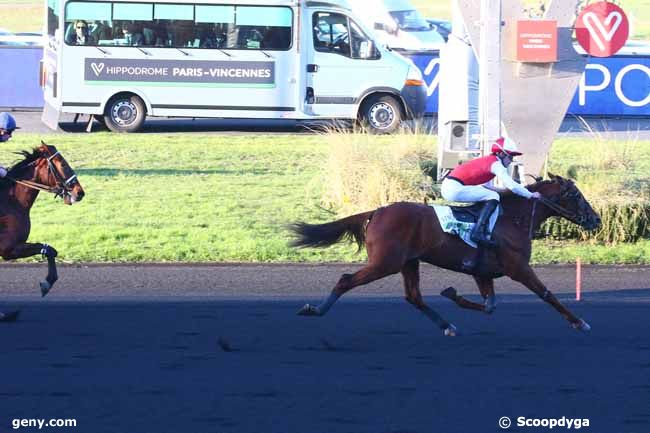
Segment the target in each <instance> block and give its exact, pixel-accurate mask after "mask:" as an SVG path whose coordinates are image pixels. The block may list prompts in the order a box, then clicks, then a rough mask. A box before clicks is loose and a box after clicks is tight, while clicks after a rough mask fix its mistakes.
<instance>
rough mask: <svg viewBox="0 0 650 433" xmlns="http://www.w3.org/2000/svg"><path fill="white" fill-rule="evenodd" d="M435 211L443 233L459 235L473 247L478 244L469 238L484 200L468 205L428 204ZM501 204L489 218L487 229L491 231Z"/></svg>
mask: <svg viewBox="0 0 650 433" xmlns="http://www.w3.org/2000/svg"><path fill="white" fill-rule="evenodd" d="M430 206H431V207H433V209H434V210H435V212H436V216H437V217H438V221H439V222H440V226H441V228H442V230H443V231H444V232H445V233H449V234H453V235H456V236H458V237H460V238H461V239H462V240H463V241H465V243H467V244H468V245H469V246H471V247H473V248H477V247H478V245H477V244H476V242H474V241H473V240H472V239H471V234H472V231H473V229H474V226H475V225H476V223H477V221H478V219H479V215H480V214H481V210H482V209H483V207H484V206H485V203H484V202H479V203H474V204H472V205H469V206H442V205H436V204H432V205H430ZM502 212H503V209H502V208H501V206H499V207H498V208H497V211H495V212H493V213H492V216H491V218H490V220H489V231H490V232H492V231H493V229H494V226H495V225H496V222H497V219H498V218H499V216H500V215H501V214H502Z"/></svg>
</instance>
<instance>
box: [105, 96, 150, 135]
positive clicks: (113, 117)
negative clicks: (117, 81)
mask: <svg viewBox="0 0 650 433" xmlns="http://www.w3.org/2000/svg"><path fill="white" fill-rule="evenodd" d="M145 117H147V107H146V106H145V105H144V102H143V101H142V99H140V97H139V96H137V95H134V94H131V93H123V94H120V95H116V96H113V97H112V98H111V100H110V101H108V104H106V110H105V111H104V122H105V123H106V127H107V128H108V129H110V130H111V131H113V132H136V131H139V130H140V128H142V124H143V123H144V119H145Z"/></svg>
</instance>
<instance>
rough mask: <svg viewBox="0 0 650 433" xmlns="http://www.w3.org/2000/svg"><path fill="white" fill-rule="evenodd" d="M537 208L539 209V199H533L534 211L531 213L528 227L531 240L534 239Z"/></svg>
mask: <svg viewBox="0 0 650 433" xmlns="http://www.w3.org/2000/svg"><path fill="white" fill-rule="evenodd" d="M535 209H537V200H533V211H532V212H531V214H530V228H529V229H528V239H529V240H533V223H534V222H535Z"/></svg>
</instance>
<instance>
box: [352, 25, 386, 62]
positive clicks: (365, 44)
mask: <svg viewBox="0 0 650 433" xmlns="http://www.w3.org/2000/svg"><path fill="white" fill-rule="evenodd" d="M350 35H351V36H352V46H351V48H352V58H353V59H364V60H376V59H378V58H379V57H380V54H379V50H378V49H377V47H376V46H375V44H374V42H373V41H372V40H371V39H370V38H369V37H367V36H366V35H365V34H364V33H363V31H362V30H361V28H359V26H358V25H357V23H355V22H354V21H352V20H350Z"/></svg>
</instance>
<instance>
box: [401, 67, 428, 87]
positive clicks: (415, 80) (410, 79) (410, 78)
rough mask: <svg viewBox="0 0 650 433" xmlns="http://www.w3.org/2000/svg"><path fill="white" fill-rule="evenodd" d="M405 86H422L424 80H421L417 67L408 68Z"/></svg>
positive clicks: (420, 73)
mask: <svg viewBox="0 0 650 433" xmlns="http://www.w3.org/2000/svg"><path fill="white" fill-rule="evenodd" d="M405 85H406V86H422V85H424V79H422V72H420V70H419V69H418V67H417V66H415V65H412V66H411V67H410V68H409V72H408V74H407V75H406V83H405Z"/></svg>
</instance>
